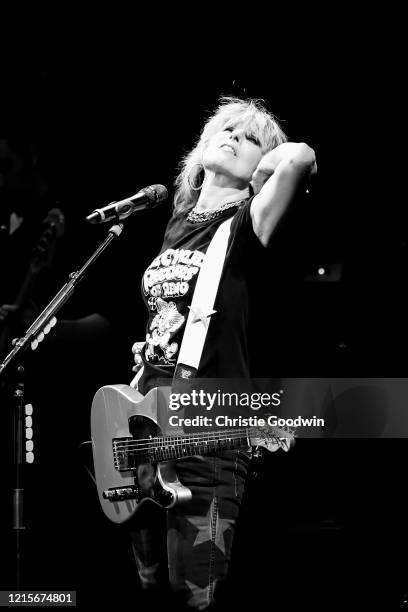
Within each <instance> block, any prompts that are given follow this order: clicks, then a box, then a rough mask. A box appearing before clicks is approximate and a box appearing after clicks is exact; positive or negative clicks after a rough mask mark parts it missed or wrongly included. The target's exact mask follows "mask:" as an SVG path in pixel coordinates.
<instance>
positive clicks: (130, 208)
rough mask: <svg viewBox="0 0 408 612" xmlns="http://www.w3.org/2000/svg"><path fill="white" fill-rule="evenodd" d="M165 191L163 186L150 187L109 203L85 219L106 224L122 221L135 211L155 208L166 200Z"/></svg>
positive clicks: (96, 209)
mask: <svg viewBox="0 0 408 612" xmlns="http://www.w3.org/2000/svg"><path fill="white" fill-rule="evenodd" d="M167 195H168V194H167V189H166V188H165V187H164V185H150V187H145V188H144V189H141V190H140V191H138V192H137V193H136V194H135V195H134V196H130V198H125V199H124V200H119V202H111V204H108V205H107V206H104V207H103V208H95V210H94V211H93V212H92V213H91V214H90V215H88V216H87V217H86V220H87V221H88V222H89V223H107V222H108V221H122V219H126V218H127V217H129V215H131V214H132V213H134V212H136V211H137V210H145V209H147V208H155V207H156V206H158V205H159V204H161V203H162V202H164V200H166V199H167Z"/></svg>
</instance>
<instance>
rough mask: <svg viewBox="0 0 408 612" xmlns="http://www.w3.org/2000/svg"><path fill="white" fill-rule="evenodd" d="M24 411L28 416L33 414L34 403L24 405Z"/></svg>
mask: <svg viewBox="0 0 408 612" xmlns="http://www.w3.org/2000/svg"><path fill="white" fill-rule="evenodd" d="M24 412H25V413H26V415H27V416H31V415H32V414H33V405H32V404H26V405H25V406H24Z"/></svg>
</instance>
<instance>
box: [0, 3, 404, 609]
mask: <svg viewBox="0 0 408 612" xmlns="http://www.w3.org/2000/svg"><path fill="white" fill-rule="evenodd" d="M202 11H204V9H203V8H202ZM71 17H72V16H71ZM99 17H100V15H93V16H92V17H91V18H90V19H89V21H88V20H86V21H84V20H83V16H79V17H78V19H73V20H72V23H71V19H69V18H68V16H67V15H60V16H59V17H58V18H56V19H55V20H54V22H53V24H52V27H46V26H45V25H44V24H40V25H37V24H36V25H35V27H34V26H33V27H30V23H29V20H28V19H25V21H24V27H23V24H22V22H21V20H16V19H13V20H12V22H10V23H12V24H13V26H14V29H15V33H14V29H13V34H14V35H13V36H11V37H10V39H11V40H10V42H7V44H5V45H4V50H3V62H2V64H3V67H4V71H3V73H2V76H1V91H2V93H1V102H2V117H1V120H2V122H5V123H7V125H8V126H9V127H10V126H12V129H13V130H15V131H16V132H25V133H27V134H28V135H29V137H30V138H32V139H33V140H34V141H35V143H36V146H37V148H38V151H39V158H40V164H41V169H42V172H43V174H44V176H45V177H46V178H47V180H48V181H49V183H50V185H51V187H52V189H53V192H54V193H55V195H56V197H57V198H58V199H59V200H60V201H61V203H62V204H61V207H62V208H63V209H64V212H65V213H66V216H67V234H66V237H65V239H64V240H65V241H64V249H63V251H62V253H61V254H60V257H61V270H63V271H64V272H65V271H70V270H72V269H76V268H77V267H78V265H79V264H80V263H82V261H83V260H84V258H85V256H86V255H88V254H90V253H91V252H92V250H93V248H94V247H95V246H96V244H97V243H98V241H99V240H100V239H101V237H102V236H103V235H104V231H105V230H104V229H101V228H95V227H90V226H87V225H86V224H85V222H84V221H83V219H84V217H85V216H86V215H87V214H89V212H90V211H91V210H93V208H95V207H96V206H98V205H100V204H104V203H108V202H110V201H111V200H114V199H119V198H122V197H125V196H127V195H130V194H133V193H135V192H136V191H138V190H139V189H141V188H142V187H145V186H147V185H150V184H153V183H162V184H164V185H166V186H167V187H168V188H169V189H170V188H171V185H172V181H173V179H174V176H175V174H176V168H177V164H178V162H179V160H180V157H181V156H182V155H183V153H184V152H186V151H188V150H189V149H190V148H191V147H192V146H193V144H194V143H195V140H196V138H197V137H198V134H199V131H200V128H201V126H202V122H203V118H204V117H205V116H206V114H207V113H208V112H209V111H211V110H212V109H214V107H215V105H216V103H217V99H218V98H219V96H220V95H222V94H224V95H238V96H250V97H257V98H263V99H265V100H266V102H267V105H268V107H269V108H270V109H271V110H272V111H273V112H274V113H275V115H276V116H277V117H278V118H279V119H280V120H281V121H282V125H283V128H284V130H285V131H286V133H287V134H288V136H289V137H290V139H291V140H293V141H305V142H307V143H308V144H310V145H311V146H312V147H313V148H315V150H316V153H317V158H318V166H319V175H318V178H317V179H316V180H315V182H314V184H313V185H312V188H311V194H310V195H309V196H308V197H307V198H306V199H305V201H304V203H303V209H302V211H301V212H300V213H299V219H301V224H298V225H297V227H296V231H295V232H292V233H291V232H290V231H289V234H288V235H289V240H288V243H287V246H286V248H285V250H284V254H285V257H288V258H289V259H290V260H291V261H292V260H293V262H295V263H296V261H298V262H299V268H301V269H302V274H303V278H305V277H306V276H309V278H310V276H311V277H312V281H310V280H309V281H306V280H302V279H301V280H300V281H297V282H296V283H294V284H292V283H291V279H285V278H283V279H282V278H279V281H278V280H277V279H276V277H274V276H273V275H270V276H268V271H267V270H263V271H262V274H260V275H259V277H260V283H261V284H260V291H259V302H257V304H255V305H254V307H255V309H256V312H258V313H261V314H262V317H263V328H262V330H259V329H256V331H255V332H254V342H255V341H256V347H257V348H256V349H255V350H256V351H257V353H256V355H257V359H258V363H259V367H260V375H262V376H273V377H274V378H276V377H285V376H301V377H305V376H318V377H322V376H333V377H336V376H358V377H360V376H371V377H376V376H391V377H392V376H404V373H405V362H404V359H403V358H402V356H401V351H402V350H404V348H405V346H406V341H407V326H406V322H405V311H406V306H407V304H406V298H405V293H406V292H405V283H406V272H407V258H406V241H407V224H406V211H405V209H404V203H403V201H402V197H401V194H399V193H398V192H397V176H398V169H397V166H398V163H399V161H400V158H399V156H398V155H396V154H395V151H396V149H395V145H394V144H393V142H394V141H393V140H392V136H396V139H395V140H398V139H399V130H402V127H403V125H402V124H403V116H402V114H401V113H400V110H399V106H400V76H399V74H400V73H399V66H398V57H399V53H398V48H397V47H398V36H397V35H395V36H394V37H393V40H392V42H391V44H389V45H388V47H387V53H385V52H384V45H383V43H382V40H383V36H384V35H385V33H387V32H388V33H390V31H391V28H390V27H389V26H388V24H387V22H386V21H384V22H383V23H378V24H377V26H376V29H375V30H374V31H373V29H372V28H371V27H370V25H371V24H370V23H369V22H368V21H367V20H365V19H362V21H361V22H360V21H358V22H357V21H356V20H354V19H350V20H346V23H343V22H342V21H340V20H339V16H338V15H336V14H335V15H333V16H328V15H326V16H325V18H326V21H325V22H324V26H318V25H316V23H314V24H313V26H309V25H306V24H304V27H302V28H301V29H302V30H303V32H302V34H303V36H302V37H299V35H298V32H297V30H295V28H294V26H293V23H292V22H291V21H283V22H280V21H279V20H277V18H276V22H273V26H271V27H269V28H268V27H266V28H265V31H264V29H263V28H264V27H265V24H263V25H262V26H261V24H260V22H263V21H264V20H263V18H262V15H256V19H255V21H254V19H253V18H252V19H248V23H246V20H245V19H244V18H243V19H242V23H238V24H237V25H236V24H235V23H234V24H233V23H232V22H231V21H228V20H227V23H226V24H225V25H222V26H221V25H220V24H219V23H218V22H216V23H215V24H214V23H211V22H210V23H209V24H208V26H207V24H205V26H204V28H203V32H201V31H200V32H198V30H196V28H195V22H194V24H193V25H192V26H191V27H185V28H181V29H180V30H177V31H176V30H173V29H171V28H170V27H169V26H167V27H166V26H165V23H164V24H161V27H160V28H159V27H158V24H157V21H154V20H153V21H149V20H148V21H144V20H140V19H136V20H134V21H132V22H131V23H127V27H126V25H125V24H126V18H125V16H123V17H122V18H121V19H119V21H118V22H117V21H116V20H115V21H113V22H112V23H111V24H110V25H109V26H106V25H105V27H104V28H103V30H102V29H101V27H100V23H99ZM105 17H106V15H105ZM108 17H109V15H108ZM202 17H203V16H202V15H200V17H198V16H197V19H198V18H200V20H201V18H202ZM268 19H269V18H268ZM312 21H313V20H312ZM244 22H245V23H244ZM335 25H337V29H336V28H335ZM19 26H21V29H19ZM254 30H255V32H254ZM278 30H279V31H280V33H281V36H279V37H278V35H277V32H278ZM142 31H143V32H144V34H145V36H141V32H142ZM169 214H170V203H168V204H167V205H164V206H162V207H161V208H159V209H156V210H154V211H151V212H149V213H145V214H142V213H141V214H135V215H134V216H133V217H131V218H130V219H129V220H128V221H127V223H126V227H125V232H124V234H123V236H122V237H121V238H120V244H119V243H118V244H115V245H114V246H113V247H111V251H110V252H109V253H107V254H105V255H104V258H103V260H102V261H101V262H99V263H98V265H97V268H96V269H95V271H94V273H93V274H92V275H91V276H90V278H89V281H88V283H87V285H86V287H84V288H83V289H82V290H81V291H83V293H81V294H80V295H78V297H77V298H75V299H76V302H75V303H74V304H73V305H71V306H70V307H68V310H67V316H68V315H69V314H70V313H71V314H72V313H73V314H79V315H81V314H86V313H87V312H88V311H93V310H94V308H96V309H97V310H100V311H103V312H105V311H106V312H107V313H108V314H109V316H110V317H111V320H112V323H113V325H114V326H115V329H117V337H118V345H115V349H114V350H115V351H118V352H117V353H115V354H114V355H112V350H113V349H112V343H111V341H106V342H104V341H101V343H99V344H98V345H97V346H92V345H91V346H81V347H79V348H78V347H77V346H76V347H66V348H64V347H62V348H61V347H59V348H58V347H57V348H55V347H54V348H49V347H44V349H42V350H43V353H42V356H41V357H39V360H40V362H41V365H40V366H39V365H38V364H37V365H34V366H33V368H34V371H35V372H37V371H40V374H38V377H37V378H36V379H35V382H34V384H33V385H32V393H33V395H34V396H35V395H36V394H37V395H38V402H39V407H38V421H37V423H38V425H37V428H38V429H37V431H38V434H37V435H38V439H39V445H38V453H37V457H38V463H37V464H36V465H34V466H31V467H30V470H29V478H28V487H27V512H26V522H27V538H26V539H27V547H26V562H25V580H26V583H25V584H26V585H27V588H31V589H34V588H35V589H44V588H50V589H69V588H72V589H76V590H77V591H78V601H79V602H80V603H79V605H81V606H83V607H85V606H87V605H89V604H90V602H91V601H92V600H93V599H95V600H97V601H98V602H102V601H104V600H105V598H107V599H109V601H112V602H113V601H114V600H115V598H116V599H117V601H118V602H119V603H124V602H126V601H130V602H133V598H134V601H137V599H138V598H139V597H140V594H139V592H138V588H137V586H135V585H136V578H135V576H134V572H135V570H134V568H133V564H132V561H131V558H130V553H129V548H128V544H127V540H126V538H125V536H124V534H123V533H122V532H121V531H120V530H118V529H116V528H114V527H113V526H112V525H110V524H108V523H107V521H105V519H104V517H103V516H101V512H100V510H99V508H98V502H97V498H96V494H95V493H94V491H93V488H92V483H91V481H90V480H88V479H87V475H86V473H85V472H84V470H83V469H82V467H81V465H80V462H79V461H78V455H77V451H76V447H77V444H78V442H80V441H82V440H85V439H87V435H89V433H88V424H87V423H88V414H89V406H90V401H91V399H92V395H93V393H94V392H95V391H96V389H97V388H98V387H99V386H101V385H103V384H108V383H112V382H126V381H128V380H129V379H130V377H131V373H130V368H131V358H130V347H131V344H132V343H133V341H134V340H138V339H142V338H143V330H144V318H143V317H144V313H143V310H142V305H141V300H139V299H138V291H139V279H140V276H141V272H142V270H143V269H144V267H145V265H146V264H147V263H148V262H149V261H150V260H151V258H152V257H153V256H154V255H155V254H156V252H157V251H158V249H159V247H160V244H161V236H162V232H163V229H164V227H165V224H166V221H167V219H168V217H169ZM295 219H296V217H295ZM335 263H336V264H339V263H340V264H342V277H341V281H340V282H337V283H329V282H326V283H324V282H317V281H318V278H317V275H316V269H317V268H318V267H319V266H321V265H323V266H329V267H330V265H331V264H335ZM61 274H62V272H61ZM69 308H71V310H69ZM263 333H264V334H265V335H264V336H263ZM271 337H274V338H275V344H274V345H271V344H270V342H269V341H270V339H271ZM263 338H266V340H264V341H263V340H262V339H263ZM259 346H261V348H260V349H259ZM53 351H57V352H53ZM58 351H59V352H58ZM35 368H37V370H36V369H35ZM405 453H406V443H405V440H404V439H402V440H314V441H313V440H309V441H305V440H300V441H299V442H298V445H297V446H296V447H295V449H294V450H293V451H292V452H291V453H290V454H289V455H283V454H282V455H281V456H278V455H276V456H275V455H274V456H273V457H269V458H267V459H266V461H265V463H264V464H263V466H262V467H260V468H259V469H258V476H257V477H254V478H252V479H251V480H250V482H249V485H248V486H249V490H250V492H251V495H250V496H248V501H247V504H246V506H245V508H244V511H243V516H242V521H241V524H242V529H241V532H240V535H239V536H238V537H237V543H236V557H235V561H234V563H233V567H232V580H233V581H234V582H233V585H232V589H231V595H230V597H231V598H232V601H233V602H234V604H235V605H238V603H239V602H240V601H241V597H244V594H245V595H246V596H247V597H248V601H250V602H251V601H252V602H253V601H254V600H255V601H259V602H260V603H261V602H262V604H263V605H266V604H268V605H270V606H271V607H272V602H273V601H274V599H275V598H276V600H277V603H276V606H277V609H279V608H278V602H291V603H292V604H293V606H294V607H295V608H296V606H299V608H298V609H301V607H302V606H303V605H305V604H306V603H307V604H308V605H315V606H317V605H318V604H319V603H321V604H322V605H323V606H324V607H325V609H333V608H334V607H335V606H336V605H337V604H339V607H340V608H341V607H342V605H343V604H344V602H350V601H354V602H358V603H359V604H360V605H361V606H362V609H370V606H371V605H373V602H378V601H381V602H384V604H383V605H384V607H383V609H391V607H392V606H395V607H397V606H398V600H399V597H400V596H401V594H402V593H403V592H404V590H405V589H406V588H407V586H406V577H405V576H404V569H405V568H404V562H403V561H400V560H398V558H397V554H399V553H400V552H402V553H404V551H405V548H406V544H407V540H406V521H405V514H406V512H405V505H404V500H403V495H402V492H403V489H404V482H405V479H404V464H405V459H406V457H405ZM4 473H5V474H6V470H4ZM2 498H3V501H2V505H3V509H4V510H5V514H6V516H5V519H4V521H3V523H2V530H3V533H4V534H5V537H6V535H9V534H10V529H9V528H10V521H11V516H10V512H7V508H8V507H9V506H8V503H9V499H10V497H9V489H8V488H4V489H3V490H2ZM5 541H6V540H5ZM7 541H8V540H7ZM4 550H5V555H4V560H5V563H6V565H7V567H8V570H9V572H10V574H11V568H12V561H13V550H12V547H11V544H10V546H8V547H6V548H5V549H4ZM9 585H11V577H8V578H6V579H5V580H3V579H2V584H1V586H2V588H8V586H9ZM241 585H245V588H244V589H242V588H241ZM232 601H231V602H230V603H232ZM322 602H323V603H322ZM132 605H133V604H132ZM288 605H290V604H288Z"/></svg>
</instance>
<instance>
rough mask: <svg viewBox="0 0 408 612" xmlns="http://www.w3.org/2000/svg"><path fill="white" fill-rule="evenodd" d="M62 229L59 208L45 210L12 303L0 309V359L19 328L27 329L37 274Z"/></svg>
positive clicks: (51, 253) (33, 311) (33, 309)
mask: <svg viewBox="0 0 408 612" xmlns="http://www.w3.org/2000/svg"><path fill="white" fill-rule="evenodd" d="M64 228H65V217H64V214H63V212H62V211H61V210H60V209H59V208H52V209H51V210H49V212H48V213H47V216H46V217H45V218H44V220H43V223H42V231H41V235H40V237H39V238H38V240H37V242H36V244H35V246H34V248H33V250H32V252H31V257H30V262H29V266H28V269H27V271H26V274H25V276H24V278H23V280H22V283H21V285H20V287H19V289H18V291H17V294H16V295H15V299H14V300H13V303H11V304H3V305H2V306H0V358H1V357H2V356H4V355H5V354H6V353H7V352H8V350H10V349H11V346H12V344H11V343H12V340H13V338H14V337H15V336H16V335H18V334H19V333H20V331H21V326H22V325H23V326H24V327H28V325H30V324H31V322H32V320H33V319H34V318H35V316H36V315H37V314H38V312H37V310H38V308H37V306H36V304H35V302H34V301H33V295H34V292H35V290H36V289H38V287H39V286H40V284H41V275H40V273H41V272H42V271H43V270H45V269H47V268H49V267H50V266H51V264H52V261H53V259H54V255H55V250H56V245H57V241H58V239H59V238H60V237H61V236H63V234H64ZM6 265H13V262H6Z"/></svg>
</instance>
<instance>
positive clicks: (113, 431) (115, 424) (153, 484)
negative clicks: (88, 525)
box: [91, 385, 191, 523]
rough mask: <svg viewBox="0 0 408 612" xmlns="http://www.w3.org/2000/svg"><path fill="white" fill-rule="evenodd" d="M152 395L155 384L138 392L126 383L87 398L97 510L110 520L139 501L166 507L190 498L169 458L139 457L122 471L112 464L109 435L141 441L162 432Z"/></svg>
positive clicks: (125, 516) (122, 518) (129, 512)
mask: <svg viewBox="0 0 408 612" xmlns="http://www.w3.org/2000/svg"><path fill="white" fill-rule="evenodd" d="M157 395H158V390H157V389H152V390H151V391H149V393H148V394H147V395H146V396H143V395H142V394H141V393H139V392H138V391H136V390H135V389H133V388H132V387H129V386H128V385H108V386H105V387H102V388H101V389H99V390H98V391H97V393H96V394H95V397H94V399H93V402H92V409H91V435H92V452H93V458H94V468H95V478H96V484H97V490H98V497H99V501H100V504H101V507H102V510H103V512H104V513H105V515H106V516H107V517H108V518H109V519H110V520H111V521H113V522H114V523H124V522H126V521H128V520H129V519H130V518H131V517H133V516H134V514H135V512H136V510H137V508H138V506H139V504H141V503H144V502H145V501H152V502H155V503H156V504H159V505H160V506H162V507H164V508H170V507H172V506H174V505H175V504H176V503H179V502H182V501H187V500H189V499H191V491H190V489H188V488H187V487H184V486H183V485H182V484H181V483H180V481H179V480H178V478H177V474H176V472H175V469H174V464H173V463H172V462H170V461H166V462H158V463H152V462H150V461H146V462H141V463H138V465H137V466H136V467H135V468H134V469H131V470H128V471H118V469H116V467H115V458H116V459H117V456H118V451H117V449H115V451H114V446H113V440H114V439H115V441H116V443H117V444H119V448H120V441H118V439H123V440H124V441H125V442H126V443H127V444H129V441H131V440H134V443H135V445H143V440H146V439H150V438H154V437H156V436H162V435H163V434H162V431H161V429H160V427H159V425H158V415H157V406H158V397H157Z"/></svg>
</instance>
